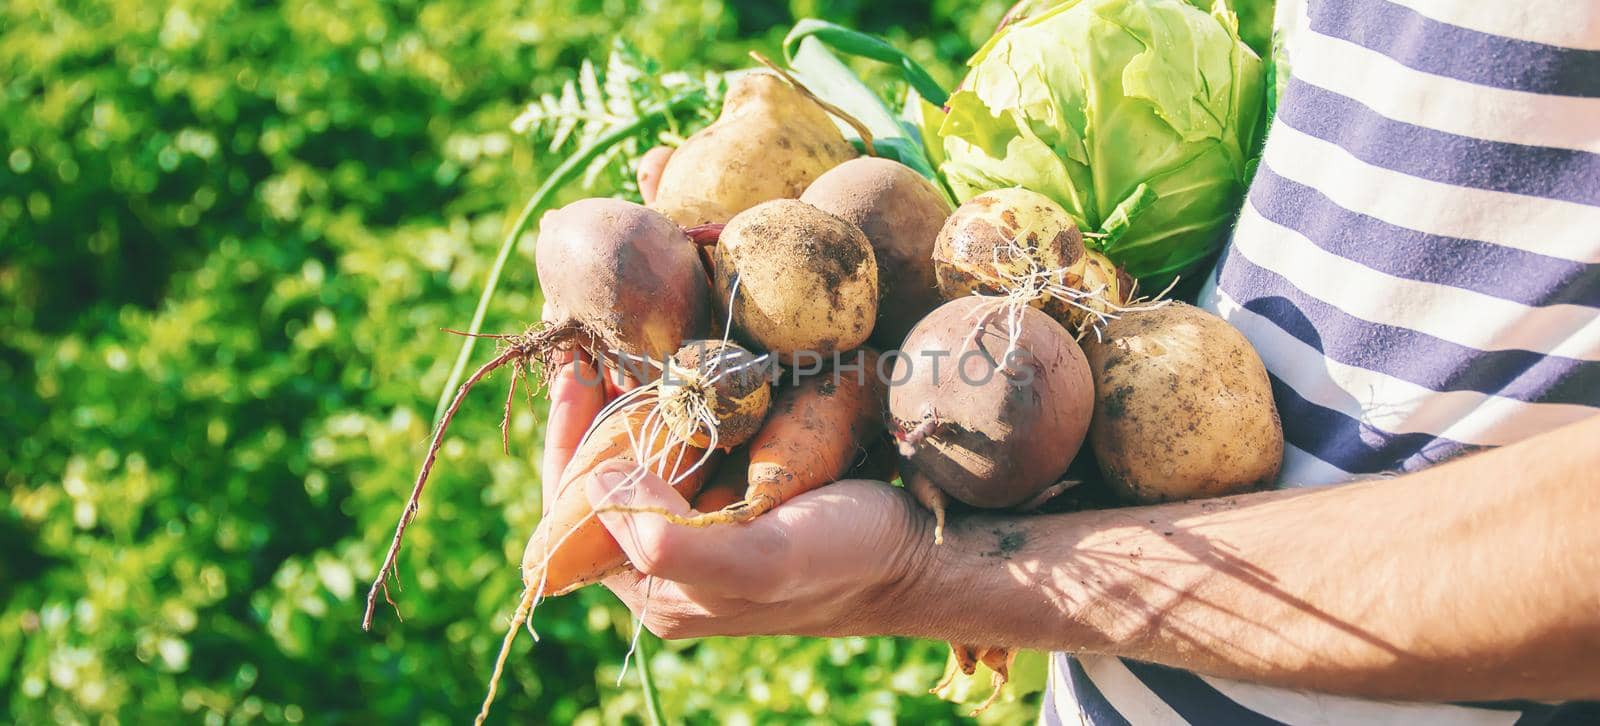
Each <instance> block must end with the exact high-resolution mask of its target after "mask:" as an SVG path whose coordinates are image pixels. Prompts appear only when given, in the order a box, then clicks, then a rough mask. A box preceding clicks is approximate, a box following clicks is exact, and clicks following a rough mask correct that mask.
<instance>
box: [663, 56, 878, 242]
mask: <svg viewBox="0 0 1600 726" xmlns="http://www.w3.org/2000/svg"><path fill="white" fill-rule="evenodd" d="M855 156H856V150H855V147H853V146H851V145H850V142H848V141H846V140H845V138H844V134H842V133H840V132H839V128H838V127H837V126H834V124H833V120H832V119H831V118H829V116H828V113H827V112H826V111H824V110H822V107H821V106H818V105H817V103H816V102H815V101H812V100H811V99H809V98H806V97H805V96H804V95H802V94H801V93H800V92H799V91H796V90H795V89H794V88H793V87H791V86H790V85H789V84H788V83H786V82H784V81H783V79H781V78H778V77H777V76H774V75H772V74H770V73H764V72H756V73H750V74H748V75H745V76H741V77H739V78H738V79H736V80H734V81H733V82H732V83H731V84H730V85H729V87H728V95H727V97H726V98H725V99H724V101H723V104H722V115H721V116H719V117H717V120H716V122H715V123H713V124H711V125H710V126H707V127H705V128H704V129H701V130H700V131H699V132H698V133H696V134H695V135H693V136H691V137H689V140H688V141H685V142H684V143H683V145H682V146H680V147H678V149H677V151H674V152H672V156H671V157H670V158H669V159H668V160H667V165H666V168H664V169H662V171H661V181H660V184H659V186H658V188H657V190H656V198H655V202H654V203H653V204H652V205H651V206H652V207H654V208H655V209H657V210H659V211H660V212H661V213H662V214H665V215H667V216H668V217H669V218H671V219H672V221H674V222H677V223H678V224H680V225H683V226H684V227H694V226H696V225H701V224H711V223H717V224H721V223H726V222H727V221H728V220H730V219H732V218H733V216H734V215H735V214H738V213H740V212H743V211H744V210H746V209H749V208H751V207H753V206H755V205H757V204H760V203H761V202H765V201H769V200H772V199H793V198H795V197H798V196H800V193H801V192H803V191H805V189H806V186H807V185H809V184H810V183H811V182H812V180H814V179H816V178H817V177H819V176H821V175H822V173H823V172H825V171H827V170H829V169H832V168H833V167H835V166H838V165H839V164H841V163H843V162H845V161H847V160H849V159H852V158H855Z"/></svg>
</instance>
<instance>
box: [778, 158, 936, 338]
mask: <svg viewBox="0 0 1600 726" xmlns="http://www.w3.org/2000/svg"><path fill="white" fill-rule="evenodd" d="M800 201H802V202H805V203H807V204H810V205H812V206H814V207H816V208H818V209H821V210H822V211H824V212H828V213H829V214H833V215H837V216H838V217H839V218H840V219H843V220H845V221H846V222H850V223H851V224H854V225H856V226H857V227H860V228H861V231H862V232H863V233H865V234H866V235H867V241H868V242H871V243H872V252H873V255H874V256H875V257H876V259H877V261H878V324H877V326H876V328H874V329H873V332H872V344H873V345H875V346H877V347H879V348H883V349H889V348H895V347H898V346H899V345H900V342H901V341H903V340H905V338H906V333H909V332H911V328H912V327H913V326H915V325H916V324H917V321H919V320H921V319H922V317H923V316H924V315H927V314H928V313H929V311H931V310H933V309H934V308H936V307H939V303H940V302H941V299H940V297H939V286H938V284H937V283H936V282H935V280H934V275H933V242H934V240H935V239H938V237H939V230H940V228H942V227H943V226H944V220H945V218H946V217H949V216H950V205H949V203H947V202H945V200H944V196H943V195H941V194H940V193H939V190H938V189H937V188H935V187H934V186H933V183H932V182H930V181H928V179H927V178H926V177H924V176H922V175H921V174H918V173H916V172H915V171H912V170H911V168H910V167H908V166H906V165H904V164H901V163H899V162H896V161H891V160H889V159H878V158H874V157H870V156H864V157H861V158H858V159H851V160H850V161H847V162H845V163H843V164H840V165H838V166H836V167H834V168H832V169H830V170H828V172H827V173H825V174H823V175H822V176H820V177H817V180H816V181H814V182H812V183H811V186H809V187H807V188H806V191H805V194H802V195H800Z"/></svg>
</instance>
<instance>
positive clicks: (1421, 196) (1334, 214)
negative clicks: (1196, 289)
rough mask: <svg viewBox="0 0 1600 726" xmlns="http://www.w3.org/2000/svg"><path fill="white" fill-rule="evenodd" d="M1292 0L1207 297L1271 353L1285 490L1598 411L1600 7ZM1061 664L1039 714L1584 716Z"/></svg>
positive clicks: (1085, 660)
mask: <svg viewBox="0 0 1600 726" xmlns="http://www.w3.org/2000/svg"><path fill="white" fill-rule="evenodd" d="M1278 5H1279V14H1278V27H1279V32H1280V33H1282V34H1283V37H1284V38H1285V39H1286V42H1287V49H1288V52H1289V60H1290V62H1289V66H1290V70H1291V72H1290V79H1289V82H1288V86H1287V90H1286V92H1285V94H1284V97H1283V99H1282V103H1281V104H1280V106H1279V109H1278V113H1277V116H1276V118H1275V119H1274V121H1273V125H1272V128H1271V129H1270V130H1269V132H1268V137H1267V144H1266V149H1265V152H1264V155H1263V158H1262V162H1261V165H1260V167H1259V170H1258V171H1257V173H1256V177H1255V179H1254V181H1253V183H1252V185H1251V189H1250V193H1249V195H1248V197H1247V199H1246V203H1245V205H1244V209H1243V210H1242V211H1241V212H1240V215H1239V219H1238V223H1237V226H1236V228H1235V230H1234V235H1233V242H1232V244H1231V245H1230V246H1229V248H1228V250H1227V252H1226V253H1225V254H1224V256H1223V259H1222V260H1221V261H1220V262H1219V263H1218V266H1217V270H1216V274H1215V275H1214V277H1213V278H1212V279H1211V280H1210V281H1209V282H1208V284H1207V286H1206V289H1205V291H1203V292H1202V300H1201V302H1202V304H1203V305H1205V306H1207V307H1209V308H1210V309H1212V310H1214V311H1216V312H1217V313H1218V314H1219V315H1221V316H1222V317H1224V318H1226V319H1227V320H1228V321H1229V322H1230V323H1232V324H1233V325H1234V326H1235V327H1237V328H1239V329H1240V330H1241V331H1243V332H1244V334H1245V335H1246V336H1247V337H1248V338H1249V339H1250V340H1251V342H1252V343H1253V344H1254V345H1255V347H1256V349H1257V350H1258V351H1259V352H1260V353H1261V356H1262V359H1263V361H1264V362H1265V363H1266V365H1267V369H1268V371H1269V373H1270V376H1271V380H1272V385H1273V391H1274V394H1275V397H1276V399H1277V403H1278V407H1279V412H1280V414H1281V416H1282V419H1283V424H1284V435H1285V439H1286V441H1287V446H1286V447H1285V448H1286V451H1285V462H1284V470H1283V481H1282V485H1283V486H1307V485H1323V484H1336V483H1340V482H1344V481H1349V480H1351V479H1352V478H1356V477H1359V476H1362V475H1369V474H1374V473H1379V472H1394V471H1410V470H1416V469H1421V468H1425V467H1428V466H1432V465H1434V464H1437V463H1439V462H1441V461H1444V460H1447V459H1451V458H1454V457H1458V456H1462V455H1464V454H1468V453H1471V452H1474V451H1478V450H1482V449H1485V448H1490V447H1495V446H1503V445H1505V444H1509V443H1512V442H1515V441H1518V440H1520V439H1523V438H1526V437H1528V436H1531V435H1534V434H1537V433H1540V432H1542V431H1548V430H1551V429H1554V428H1557V427H1560V426H1563V425H1565V424H1568V423H1572V422H1574V421H1577V420H1580V419H1583V418H1585V417H1588V416H1592V415H1595V414H1596V413H1597V412H1600V2H1572V1H1571V0H1520V1H1518V2H1479V1H1476V0H1311V3H1310V4H1309V7H1308V6H1306V5H1305V4H1304V2H1303V1H1302V2H1296V1H1295V0H1279V3H1278ZM1052 669H1053V671H1054V673H1053V678H1052V684H1051V690H1050V692H1049V694H1048V696H1047V702H1046V706H1045V710H1044V715H1043V717H1042V721H1043V722H1044V723H1048V724H1055V723H1078V722H1085V723H1092V724H1169V723H1170V724H1181V723H1227V724H1234V723H1240V724H1249V723H1288V724H1342V723H1363V724H1435V723H1448V724H1484V725H1485V726H1487V725H1489V724H1539V723H1547V722H1553V720H1558V719H1559V718H1560V717H1561V715H1562V714H1563V713H1570V709H1571V708H1575V707H1576V706H1575V705H1572V704H1568V705H1560V704H1540V703H1531V702H1514V703H1462V704H1412V703H1391V702H1375V701H1364V700H1360V699H1352V698H1343V697H1336V696H1329V695H1325V694H1317V693H1305V692H1296V691H1286V690H1282V689H1276V688H1269V687H1265V686H1259V685H1254V684H1247V683H1237V682H1232V681H1227V680H1224V679H1217V678H1210V677H1205V676H1200V675H1196V674H1192V673H1185V672H1183V671H1178V670H1174V669H1170V668H1165V667H1161V666H1156V665H1150V664H1145V663H1138V662H1134V661H1128V660H1122V659H1118V658H1110V657H1101V656H1083V657H1070V656H1065V655H1058V656H1057V657H1056V658H1055V659H1054V661H1053V663H1052ZM1563 709H1569V710H1568V711H1564V710H1563ZM1589 713H1590V714H1591V715H1592V714H1593V712H1592V711H1591V712H1589Z"/></svg>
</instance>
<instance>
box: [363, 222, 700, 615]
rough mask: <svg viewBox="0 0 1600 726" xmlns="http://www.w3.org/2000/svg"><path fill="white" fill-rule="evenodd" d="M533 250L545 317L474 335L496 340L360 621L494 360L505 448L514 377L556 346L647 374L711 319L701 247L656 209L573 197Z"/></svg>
mask: <svg viewBox="0 0 1600 726" xmlns="http://www.w3.org/2000/svg"><path fill="white" fill-rule="evenodd" d="M534 256H535V258H536V260H537V264H538V268H539V287H540V289H541V290H542V291H543V292H544V297H545V301H546V302H547V303H548V304H549V310H550V312H551V314H552V319H551V320H550V321H549V324H548V325H545V326H543V327H533V328H530V329H529V330H528V331H527V332H525V333H521V334H515V335H483V336H482V337H486V338H493V339H496V340H497V341H499V345H498V348H497V349H496V351H495V355H494V357H493V358H491V359H489V360H488V361H487V362H485V363H484V364H483V365H481V366H479V367H478V369H477V370H476V371H474V372H473V373H472V374H471V375H469V376H467V378H466V380H465V381H464V382H462V384H461V386H460V388H458V389H456V393H455V397H454V398H452V399H451V400H450V404H449V405H448V406H447V407H446V408H445V410H444V412H443V415H441V416H440V418H439V425H438V426H436V427H435V428H434V433H433V440H432V441H431V442H430V443H429V444H428V452H427V454H426V455H425V456H424V457H423V460H422V467H421V469H420V470H419V471H418V472H417V478H416V480H415V482H413V484H412V487H411V497H410V499H409V500H408V501H407V503H406V508H405V509H404V510H403V511H402V512H401V514H400V520H399V521H398V522H397V523H396V524H395V531H394V539H393V540H391V541H390V543H389V551H388V552H387V553H386V554H385V555H384V560H383V564H382V565H381V566H379V568H378V575H377V577H376V578H375V579H374V580H373V582H372V587H371V588H370V589H368V591H367V609H366V613H365V614H364V615H363V616H362V621H361V627H362V628H363V629H365V628H370V627H371V626H372V615H373V610H374V609H375V608H376V607H377V602H378V597H379V596H380V595H382V596H383V597H384V598H385V599H387V598H388V584H387V582H388V579H389V577H390V576H391V575H392V574H393V573H394V571H395V561H396V558H397V557H398V555H399V553H400V544H401V542H402V540H404V539H405V533H406V527H407V526H409V525H410V523H411V521H412V520H413V519H414V518H415V517H416V516H417V512H418V510H419V506H420V501H421V498H422V491H423V487H425V486H426V485H427V483H428V475H429V473H430V472H432V470H433V465H434V463H435V462H436V461H437V460H438V455H439V447H440V445H441V444H443V442H444V436H445V431H446V430H448V429H449V427H450V422H451V420H452V419H454V418H455V415H456V412H457V411H458V410H459V409H460V408H461V402H462V400H463V399H465V398H466V396H467V393H468V392H469V391H471V390H472V388H473V386H475V385H477V384H478V383H479V382H480V381H482V380H484V379H485V378H486V377H488V376H489V374H491V373H493V372H495V371H497V370H500V369H501V368H509V369H510V375H509V376H508V378H509V380H510V385H509V386H508V388H509V390H508V391H507V392H506V398H505V416H504V418H502V419H501V424H500V437H501V444H502V446H503V447H505V449H506V451H507V452H509V451H510V446H511V440H510V434H509V424H510V422H511V404H512V402H513V401H514V400H515V395H516V391H517V385H518V382H519V381H523V379H525V378H526V376H527V374H528V372H529V371H530V369H532V368H533V367H534V364H535V363H538V364H540V367H541V368H542V369H543V370H544V371H545V372H546V373H547V374H548V373H549V371H550V366H551V364H552V363H553V362H554V360H555V359H556V358H557V356H558V355H559V354H560V353H561V352H563V351H571V350H575V349H582V350H584V351H587V352H589V353H590V354H592V355H594V356H595V358H596V359H597V360H600V361H603V362H604V363H606V364H607V365H612V366H616V365H617V364H618V360H617V359H618V358H621V357H628V358H632V359H634V360H631V361H625V362H624V368H625V369H626V370H627V371H629V372H632V373H634V374H635V375H636V377H641V378H652V379H653V378H655V377H656V375H655V374H654V369H653V368H652V367H651V366H650V365H647V364H645V363H643V362H638V361H637V358H639V357H645V358H647V359H648V360H650V361H654V362H655V363H656V365H657V366H660V365H664V364H663V361H665V360H666V359H667V357H668V356H671V355H672V354H673V353H675V352H677V350H678V348H679V346H681V345H682V344H683V342H684V341H685V340H692V339H696V338H700V337H702V336H703V335H705V333H706V332H707V328H708V327H709V326H710V321H711V283H710V280H709V278H708V277H707V275H706V271H705V268H704V267H702V266H701V263H700V254H699V252H698V250H697V248H696V246H695V244H694V243H693V242H691V241H690V239H689V236H688V234H687V233H686V232H685V231H684V230H683V229H682V228H681V227H679V226H678V225H677V224H676V223H674V222H673V221H672V220H670V219H667V218H666V217H664V216H662V215H661V213H659V212H656V211H653V210H650V209H648V208H646V207H642V206H640V205H637V204H633V203H631V202H625V201H622V200H620V199H584V200H581V201H577V202H573V203H572V204H569V205H567V206H565V207H562V208H560V209H557V210H554V211H551V212H548V213H546V214H545V215H544V217H543V218H542V219H540V220H539V242H538V246H537V249H536V250H535V251H534ZM523 382H524V383H525V384H526V385H529V386H532V385H533V383H532V382H529V381H523Z"/></svg>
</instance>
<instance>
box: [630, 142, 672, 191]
mask: <svg viewBox="0 0 1600 726" xmlns="http://www.w3.org/2000/svg"><path fill="white" fill-rule="evenodd" d="M670 158H672V147H670V146H657V147H655V148H652V149H650V150H649V151H646V152H644V156H641V157H639V169H638V172H637V173H636V174H635V181H637V182H638V184H639V196H641V197H644V203H645V204H649V203H651V202H653V201H655V199H656V190H657V189H659V188H660V187H661V172H662V170H664V169H666V168H667V160H668V159H670Z"/></svg>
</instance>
